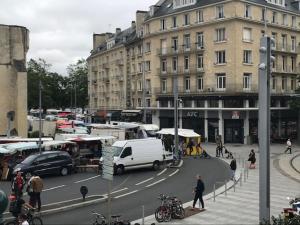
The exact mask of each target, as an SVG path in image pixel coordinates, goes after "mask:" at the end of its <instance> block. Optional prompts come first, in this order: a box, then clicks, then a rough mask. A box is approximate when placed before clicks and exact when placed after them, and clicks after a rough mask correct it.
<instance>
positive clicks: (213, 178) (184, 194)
mask: <svg viewBox="0 0 300 225" xmlns="http://www.w3.org/2000/svg"><path fill="white" fill-rule="evenodd" d="M196 174H200V175H201V176H202V177H203V180H204V182H205V186H206V188H205V193H209V192H211V191H212V190H213V185H214V183H216V182H222V181H224V180H226V179H229V176H230V172H229V167H228V165H226V163H224V162H223V161H221V160H218V159H215V158H213V159H198V158H197V159H194V158H187V159H185V160H184V164H183V166H182V167H181V168H180V169H177V168H169V169H166V170H161V171H156V172H154V171H151V170H144V171H132V172H128V173H126V174H124V175H123V176H115V177H114V179H115V180H114V185H113V186H114V188H113V189H114V191H115V193H114V194H113V199H112V213H113V214H121V215H123V218H124V219H128V220H130V221H132V220H135V219H138V218H141V217H142V206H144V208H145V216H148V215H151V214H153V213H154V211H155V209H156V207H157V206H158V205H159V204H160V202H159V200H158V199H157V197H158V195H159V194H160V193H164V194H167V195H169V196H177V197H179V198H180V199H181V200H182V202H188V201H190V200H192V199H193V194H192V190H193V187H194V186H195V185H196V180H195V175H196ZM56 184H60V183H56ZM81 185H86V186H87V187H88V188H89V189H90V192H91V193H94V194H103V193H107V183H106V182H105V181H103V180H102V179H100V178H99V179H97V178H95V179H89V180H86V181H83V182H80V183H77V184H74V185H70V186H66V187H68V188H69V189H68V188H61V189H57V191H55V192H49V193H47V194H46V192H45V193H44V194H43V201H44V199H47V198H50V197H49V196H48V195H51V196H53V198H54V196H55V198H56V199H59V198H61V197H65V196H62V195H64V194H65V193H66V191H67V192H71V191H73V192H74V196H75V192H79V191H78V190H79V186H81ZM220 185H222V184H220V183H218V185H217V187H218V186H220ZM64 189H66V191H64ZM50 193H51V194H50ZM76 196H78V194H77V195H76ZM92 211H96V212H99V213H102V214H104V215H106V213H107V204H106V203H104V202H103V203H99V204H96V205H91V206H87V207H82V208H77V209H73V210H71V211H66V212H61V213H56V214H53V215H47V216H43V220H44V224H49V225H52V224H53V225H54V224H55V225H56V224H57V225H58V224H92V218H93V217H92V215H91V212H92Z"/></svg>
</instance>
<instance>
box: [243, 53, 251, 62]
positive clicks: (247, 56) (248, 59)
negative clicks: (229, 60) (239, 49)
mask: <svg viewBox="0 0 300 225" xmlns="http://www.w3.org/2000/svg"><path fill="white" fill-rule="evenodd" d="M243 63H248V64H252V51H251V50H244V57H243Z"/></svg>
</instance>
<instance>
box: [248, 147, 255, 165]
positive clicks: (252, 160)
mask: <svg viewBox="0 0 300 225" xmlns="http://www.w3.org/2000/svg"><path fill="white" fill-rule="evenodd" d="M248 161H250V166H249V168H250V169H255V162H256V158H255V152H254V150H253V149H251V152H250V154H249V159H248Z"/></svg>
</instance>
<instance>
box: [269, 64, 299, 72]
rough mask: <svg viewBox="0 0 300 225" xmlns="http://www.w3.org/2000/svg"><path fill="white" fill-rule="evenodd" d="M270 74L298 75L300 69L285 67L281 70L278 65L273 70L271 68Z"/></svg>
mask: <svg viewBox="0 0 300 225" xmlns="http://www.w3.org/2000/svg"><path fill="white" fill-rule="evenodd" d="M271 69H272V73H279V74H300V67H294V68H292V67H291V66H286V67H285V68H283V67H282V66H280V65H276V66H275V68H271Z"/></svg>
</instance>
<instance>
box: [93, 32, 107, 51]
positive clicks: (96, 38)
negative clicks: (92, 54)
mask: <svg viewBox="0 0 300 225" xmlns="http://www.w3.org/2000/svg"><path fill="white" fill-rule="evenodd" d="M103 43H105V34H93V49H94V50H95V49H96V48H98V47H99V45H101V44H103Z"/></svg>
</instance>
